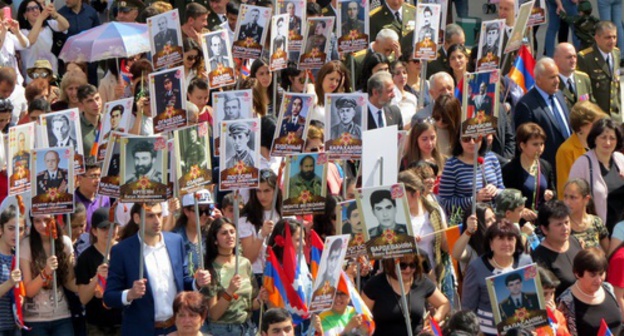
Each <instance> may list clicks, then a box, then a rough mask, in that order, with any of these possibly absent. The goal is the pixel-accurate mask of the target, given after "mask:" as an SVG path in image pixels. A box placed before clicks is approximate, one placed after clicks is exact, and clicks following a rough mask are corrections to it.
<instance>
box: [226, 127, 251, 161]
mask: <svg viewBox="0 0 624 336" xmlns="http://www.w3.org/2000/svg"><path fill="white" fill-rule="evenodd" d="M250 134H251V129H250V128H249V125H247V123H244V122H237V123H232V124H230V126H229V127H228V137H229V138H230V142H231V143H232V146H233V147H234V153H228V155H229V156H230V157H229V158H228V159H227V161H226V163H225V167H226V168H232V167H234V166H236V165H237V164H238V163H239V162H242V163H243V164H244V165H245V166H248V167H254V166H255V162H254V155H253V151H252V150H251V148H249V138H250Z"/></svg>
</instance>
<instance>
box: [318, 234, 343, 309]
mask: <svg viewBox="0 0 624 336" xmlns="http://www.w3.org/2000/svg"><path fill="white" fill-rule="evenodd" d="M348 245H349V235H339V236H328V237H327V238H325V248H324V249H323V253H322V254H321V263H320V265H319V272H318V274H317V276H316V279H315V280H314V285H313V286H312V298H311V299H310V308H309V310H310V312H322V311H325V310H328V309H331V307H332V303H333V302H334V296H336V291H337V288H338V281H339V280H340V273H341V272H342V265H343V263H344V258H345V254H346V253H347V246H348Z"/></svg>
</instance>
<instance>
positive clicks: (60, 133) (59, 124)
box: [49, 114, 78, 151]
mask: <svg viewBox="0 0 624 336" xmlns="http://www.w3.org/2000/svg"><path fill="white" fill-rule="evenodd" d="M50 128H51V131H52V137H49V142H50V147H72V148H74V150H75V151H77V150H78V142H77V141H76V139H75V137H72V135H71V127H70V126H69V118H68V117H67V116H66V115H63V114H57V115H55V116H53V117H52V118H51V120H50Z"/></svg>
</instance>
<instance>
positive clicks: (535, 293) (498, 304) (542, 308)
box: [485, 264, 549, 335]
mask: <svg viewBox="0 0 624 336" xmlns="http://www.w3.org/2000/svg"><path fill="white" fill-rule="evenodd" d="M485 283H486V285H487V288H488V294H489V296H490V302H491V304H492V313H493V314H494V321H495V322H496V324H497V325H496V328H497V329H498V332H499V334H500V335H505V334H506V333H507V331H508V330H509V329H511V328H514V327H525V328H529V329H534V328H539V327H543V326H548V325H549V324H548V314H547V312H546V301H544V294H543V293H544V292H543V289H542V283H541V281H540V277H539V272H538V270H537V264H529V265H526V266H524V267H520V268H517V269H515V270H512V271H509V272H505V273H499V274H496V275H493V276H491V277H488V278H486V279H485Z"/></svg>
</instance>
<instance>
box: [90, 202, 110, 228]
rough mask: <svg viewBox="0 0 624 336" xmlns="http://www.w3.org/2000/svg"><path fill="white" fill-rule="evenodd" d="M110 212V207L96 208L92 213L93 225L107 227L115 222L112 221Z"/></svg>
mask: <svg viewBox="0 0 624 336" xmlns="http://www.w3.org/2000/svg"><path fill="white" fill-rule="evenodd" d="M109 212H110V208H109V207H103V208H99V209H97V210H95V212H93V214H92V215H91V227H94V228H97V229H105V228H107V227H109V226H110V225H111V224H114V223H113V222H111V221H110V217H109Z"/></svg>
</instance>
